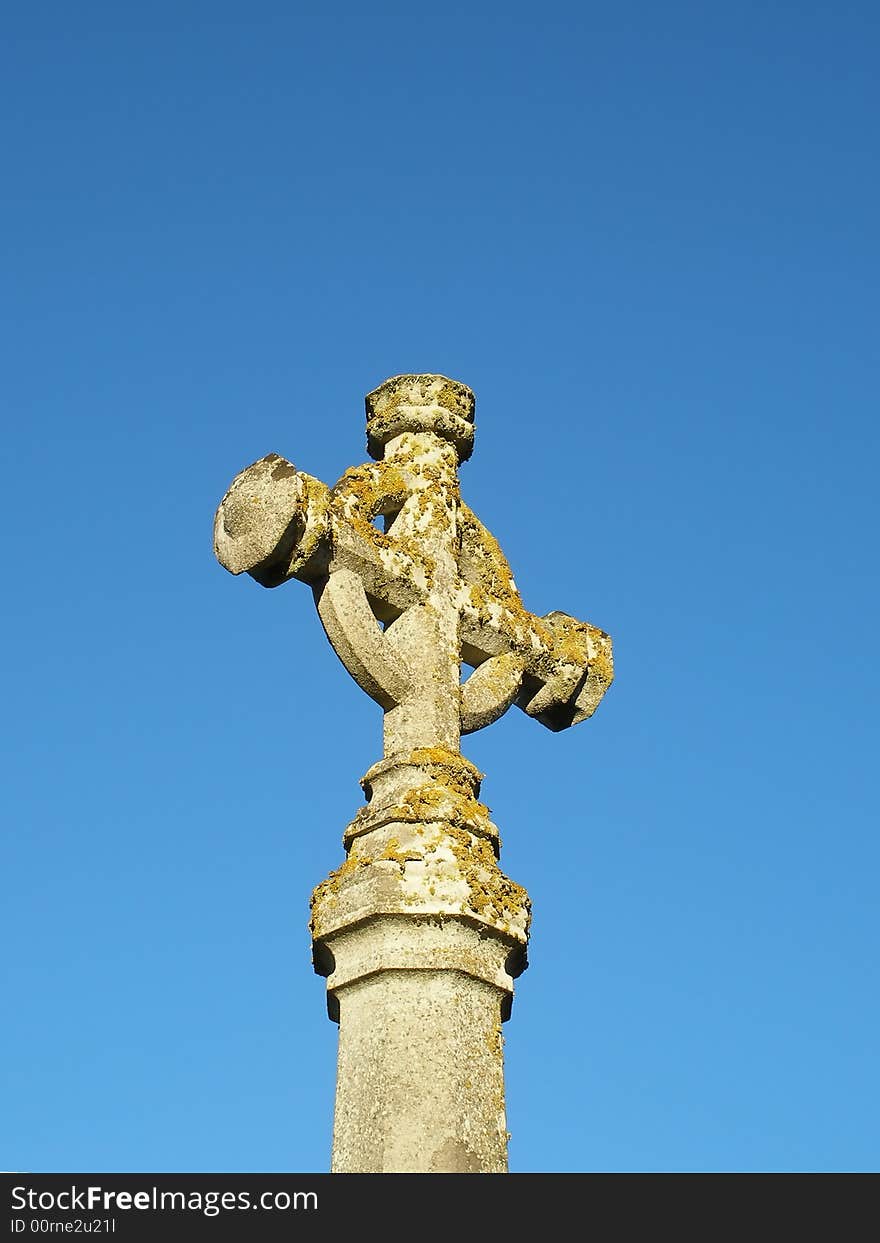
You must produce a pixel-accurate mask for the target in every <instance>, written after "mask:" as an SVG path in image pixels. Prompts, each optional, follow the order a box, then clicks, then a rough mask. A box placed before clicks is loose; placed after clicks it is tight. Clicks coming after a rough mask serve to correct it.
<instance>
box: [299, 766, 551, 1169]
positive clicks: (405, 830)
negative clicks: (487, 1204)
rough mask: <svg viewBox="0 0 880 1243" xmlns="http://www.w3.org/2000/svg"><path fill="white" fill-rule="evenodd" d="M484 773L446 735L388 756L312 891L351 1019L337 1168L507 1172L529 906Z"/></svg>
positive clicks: (320, 964)
mask: <svg viewBox="0 0 880 1243" xmlns="http://www.w3.org/2000/svg"><path fill="white" fill-rule="evenodd" d="M479 783H480V774H479V773H478V772H477V770H476V769H475V768H474V767H473V765H471V764H470V763H468V761H467V760H465V759H464V758H463V757H462V756H461V755H457V754H454V753H452V752H448V751H444V750H443V749H441V748H425V749H422V750H415V751H413V752H412V753H411V755H410V756H409V757H408V758H407V759H405V760H402V759H391V760H384V761H382V762H381V763H379V764H377V765H375V766H374V768H372V769H371V770H370V772H369V773H368V774H367V775H366V777H365V778H364V780H363V782H362V784H363V786H364V789H365V791H366V793H367V797H368V799H369V802H368V804H367V806H366V807H364V808H363V809H362V810H361V812H359V813H358V815H357V816H356V817H355V820H354V821H353V822H352V824H351V825H349V827H348V829H347V830H346V833H345V839H344V840H345V845H346V848H347V851H348V857H347V859H346V861H345V863H343V865H342V867H340V868H339V869H338V870H337V871H336V872H335V873H333V874H332V875H331V876H330V877H329V878H328V880H326V881H324V883H323V884H321V885H319V886H318V888H317V889H316V890H315V893H314V895H313V898H312V933H313V938H314V962H315V969H316V970H317V971H318V972H319V973H321V974H322V975H326V976H327V977H328V979H327V990H328V1009H329V1013H330V1016H331V1018H333V1019H335V1020H336V1021H337V1022H338V1023H339V1061H338V1072H337V1084H336V1108H335V1115H334V1134H333V1160H332V1169H333V1171H334V1172H336V1173H407V1172H426V1171H427V1172H435V1173H503V1172H505V1171H506V1170H507V1125H506V1117H505V1105H504V1067H503V1052H502V1039H501V1022H502V1020H503V1019H506V1018H507V1017H508V1015H509V1014H510V1006H511V999H512V994H513V978H514V977H515V976H516V975H518V974H519V973H520V972H521V971H522V970H523V969H524V968H525V965H526V953H525V951H526V942H527V936H528V919H529V904H528V898H527V896H526V894H525V891H524V890H522V889H520V887H519V886H518V885H515V884H514V883H513V882H512V881H510V880H508V879H507V877H505V876H504V874H503V873H502V872H501V870H500V868H499V867H498V863H497V861H496V856H497V851H498V832H497V829H496V828H495V826H494V825H493V824H492V823H491V821H490V820H489V815H488V809H487V808H486V807H485V806H484V805H483V804H482V803H479V802H478V801H477V795H478V793H479Z"/></svg>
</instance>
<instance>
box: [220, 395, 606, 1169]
mask: <svg viewBox="0 0 880 1243" xmlns="http://www.w3.org/2000/svg"><path fill="white" fill-rule="evenodd" d="M366 405H367V447H368V450H369V452H370V454H371V456H372V457H373V458H375V459H377V460H376V461H375V462H371V463H367V464H366V465H363V466H359V467H356V468H354V469H351V470H348V471H346V472H345V474H344V475H343V476H342V478H341V479H340V481H339V482H338V483H337V484H336V486H335V487H334V488H333V489H329V488H327V487H326V486H325V485H324V484H322V483H320V482H319V481H318V480H316V479H313V478H311V476H309V475H306V474H303V473H302V472H300V471H297V470H296V469H295V468H294V467H293V465H292V464H291V463H290V462H288V461H287V460H286V459H285V458H282V457H279V456H278V455H277V454H270V455H269V456H268V457H265V458H263V459H261V460H260V461H259V462H256V463H255V464H254V465H253V466H250V467H248V469H247V470H245V471H243V472H242V473H241V474H240V475H238V476H237V477H236V478H235V480H233V483H232V485H231V487H230V489H229V491H228V492H227V494H226V496H225V497H224V499H223V501H222V503H221V505H220V508H219V509H218V511H217V516H216V519H215V526H214V541H215V551H216V554H217V557H218V559H219V560H220V562H221V563H222V564H223V565H224V566H225V567H226V568H227V569H228V570H230V571H231V572H232V573H233V574H240V573H241V572H243V571H246V572H247V573H249V574H250V575H251V576H252V577H253V578H255V579H256V580H257V582H259V583H261V584H262V585H263V586H265V587H275V586H278V585H279V584H281V583H283V582H285V581H287V579H289V578H298V579H300V580H301V581H303V582H306V583H309V584H310V585H311V586H312V589H313V592H314V596H315V600H316V602H317V607H318V613H319V615H320V618H321V621H322V623H323V625H324V629H325V631H326V633H327V637H328V638H329V640H330V642H331V644H332V645H333V647H334V649H335V651H336V652H337V654H338V656H339V657H340V659H341V660H342V663H343V664H344V665H345V667H346V669H347V670H348V671H349V673H350V674H351V675H352V677H353V678H354V679H355V681H356V682H357V683H358V685H359V686H361V687H362V688H363V689H364V690H365V691H366V692H367V693H368V694H369V695H371V696H372V697H373V699H375V700H376V701H377V703H379V704H380V705H381V706H382V708H383V709H384V711H385V747H384V758H383V760H382V761H381V762H380V763H378V764H376V765H374V767H373V768H372V769H370V771H369V772H368V773H367V774H366V776H365V777H364V778H363V780H362V785H363V787H364V790H365V792H366V795H367V798H368V803H367V805H366V806H365V807H363V808H362V809H361V811H360V812H359V813H358V814H357V815H356V816H355V819H354V821H353V822H352V824H350V825H349V827H348V829H347V830H346V832H345V836H344V842H345V845H346V848H347V851H348V858H347V859H346V862H345V863H344V864H343V865H342V867H341V868H339V869H337V871H336V872H335V873H332V874H331V876H330V877H329V879H328V880H327V881H325V882H323V884H321V885H319V886H318V888H317V890H316V891H315V894H314V895H313V899H312V934H313V939H314V961H315V966H316V969H317V970H318V971H319V972H321V973H322V974H325V975H328V976H329V979H328V994H329V1007H330V1013H331V1016H332V1017H334V1018H336V1019H337V1020H338V1021H339V1023H340V1048H339V1067H338V1077H337V1099H336V1118H335V1126H334V1151H333V1168H334V1170H340V1171H342V1170H346V1171H376V1170H379V1171H382V1170H384V1171H393V1170H400V1171H404V1170H410V1171H425V1170H434V1171H441V1170H475V1171H485V1172H490V1171H498V1170H504V1169H506V1168H507V1136H506V1122H505V1111H504V1093H503V1061H502V1054H501V1039H500V1019H501V1018H506V1017H507V1015H508V1014H509V1010H510V1001H511V996H512V990H513V982H512V977H513V976H514V975H516V974H518V973H519V972H520V971H522V970H523V968H524V966H525V947H526V942H527V937H528V918H529V913H528V898H527V896H526V894H525V892H524V891H523V890H522V889H520V888H519V886H517V885H514V884H513V882H511V881H509V880H508V879H507V878H506V877H505V876H504V874H503V873H502V872H501V870H500V868H499V867H498V864H497V862H496V859H497V855H498V851H499V844H498V831H497V829H496V828H495V826H494V825H493V824H492V823H491V821H490V820H489V814H488V809H487V808H486V807H485V806H484V805H483V804H482V803H479V802H477V795H478V794H479V785H480V779H481V774H480V773H478V772H477V770H476V769H475V768H474V767H473V765H472V764H470V763H469V762H468V761H467V760H466V759H464V757H463V756H462V755H461V752H460V745H459V744H460V738H461V735H462V734H467V733H470V732H473V731H474V730H478V729H482V728H483V727H484V726H485V725H489V724H491V722H493V721H495V720H497V719H498V717H500V716H501V715H502V713H504V712H505V711H506V710H507V709H508V708H509V707H510V706H511V705H512V704H514V703H516V704H518V705H519V706H520V707H521V708H522V709H523V710H524V711H525V712H527V713H528V714H529V716H533V717H535V718H536V719H537V720H538V721H540V722H541V723H542V724H544V725H546V726H548V727H549V728H550V729H553V730H560V729H564V728H565V727H566V726H569V725H574V724H577V723H578V722H579V721H582V720H584V718H586V717H588V716H590V715H591V714H592V712H593V711H594V710H595V708H596V706H597V704H598V702H599V700H600V699H601V697H602V695H603V694H604V692H605V690H606V688H607V687H608V685H609V683H610V682H611V678H612V664H611V642H610V639H609V638H608V636H607V635H606V634H605V633H604V632H603V631H601V630H597V629H596V628H595V627H594V626H590V625H588V624H586V623H584V622H579V621H576V620H575V619H574V618H573V617H569V616H568V615H567V614H565V613H548V614H546V615H545V616H543V617H537V616H535V615H534V614H532V613H529V612H528V611H527V610H526V609H525V608H524V607H523V604H522V601H521V599H520V596H519V593H518V591H517V589H516V585H515V583H514V581H513V576H512V574H511V572H510V567H509V566H508V564H507V561H506V560H505V558H504V555H503V554H502V552H501V549H500V548H499V546H498V544H497V542H496V541H495V539H494V538H493V537H492V535H491V534H490V533H489V532H488V531H487V530H486V528H485V527H484V526H483V525H482V524H481V523H480V522H479V520H478V519H477V518H476V517H475V515H474V514H473V513H472V512H471V510H470V509H468V507H467V506H466V505H465V504H464V503H463V501H462V500H461V496H460V492H459V484H458V466H459V463H460V462H464V461H466V460H467V458H468V457H470V454H471V451H472V448H473V440H474V422H473V418H474V397H473V394H472V393H471V391H470V389H468V388H466V387H465V386H464V385H463V384H458V383H456V382H455V381H453V380H448V379H446V378H445V377H443V376H435V375H406V376H396V377H394V378H393V379H391V380H387V381H386V382H385V383H384V384H382V385H380V387H379V388H377V389H376V390H375V391H374V392H373V393H371V394H369V396H368V397H367V400H366ZM380 518H381V519H382V521H383V526H384V530H383V531H380V530H379V528H378V526H377V525H376V522H377V520H378V519H380ZM462 664H465V665H470V666H473V667H474V672H472V673H471V674H470V675H469V676H468V678H467V680H466V681H464V683H462V681H461V667H462Z"/></svg>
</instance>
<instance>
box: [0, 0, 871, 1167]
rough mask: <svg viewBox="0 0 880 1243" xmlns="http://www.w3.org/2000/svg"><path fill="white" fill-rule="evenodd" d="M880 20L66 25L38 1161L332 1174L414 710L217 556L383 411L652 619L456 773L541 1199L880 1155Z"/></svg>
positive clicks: (35, 874)
mask: <svg viewBox="0 0 880 1243" xmlns="http://www.w3.org/2000/svg"><path fill="white" fill-rule="evenodd" d="M878 33H880V19H878V15H877V9H876V6H875V5H872V4H868V3H863V4H860V3H850V4H847V3H841V4H836V5H833V6H831V5H806V4H793V3H777V4H772V5H767V4H757V3H751V2H748V0H746V2H745V3H741V4H737V5H720V4H714V5H713V4H697V3H682V2H679V0H671V2H670V3H669V4H665V5H659V4H649V3H646V2H642V3H630V2H627V0H622V2H621V3H619V4H615V5H612V6H608V5H596V4H592V3H582V4H554V3H550V4H545V5H542V6H539V7H538V8H537V9H536V8H534V7H533V6H522V5H518V4H507V5H500V4H499V5H486V4H479V3H477V4H468V5H466V6H465V5H462V6H448V5H444V6H442V7H441V6H436V7H435V6H412V5H407V6H404V5H399V6H381V7H380V8H378V9H373V8H370V9H369V10H368V11H367V10H364V8H363V7H362V6H355V5H337V6H333V7H330V6H309V7H308V8H306V7H305V6H299V5H296V4H281V3H260V2H256V3H252V4H248V5H244V4H237V3H222V2H217V0H215V2H214V3H211V4H195V3H186V2H185V0H184V2H182V3H181V2H180V0H178V2H176V3H174V4H168V3H154V4H152V5H150V6H129V5H116V4H113V5H111V4H109V3H90V2H89V0H84V3H82V4H79V5H76V6H70V5H67V4H63V5H62V4H57V3H38V4H33V5H28V6H18V8H17V9H16V10H15V11H10V12H9V13H8V14H7V16H6V21H5V34H4V40H3V49H2V52H0V58H2V65H0V69H2V72H0V117H2V120H0V127H2V150H3V152H4V157H3V183H4V190H3V195H2V202H0V223H2V229H0V248H2V252H3V255H2V270H3V274H4V275H3V281H2V286H3V288H2V292H0V299H2V310H3V319H4V328H3V333H2V346H0V350H2V354H3V365H2V390H0V391H2V397H3V407H4V410H5V413H6V418H5V420H4V423H5V433H4V435H5V447H6V456H5V460H6V468H5V509H6V512H7V522H6V529H7V533H8V534H9V536H10V540H9V542H8V544H7V545H6V546H5V557H6V587H7V590H6V599H5V606H4V609H3V613H2V623H0V624H2V635H0V638H2V648H0V650H2V653H3V657H4V663H5V666H6V667H5V671H4V675H3V683H4V690H5V695H4V698H5V711H4V713H3V721H2V733H3V737H2V756H3V766H4V769H5V773H4V776H3V780H2V799H3V812H4V815H3V818H4V823H5V855H6V869H5V875H6V882H5V898H4V902H3V904H2V906H3V912H2V919H3V927H2V936H3V939H4V945H5V947H6V951H7V952H6V954H5V955H4V957H5V959H6V961H5V964H4V966H5V971H6V972H7V973H8V982H7V983H6V984H5V985H4V996H5V997H6V999H7V1007H6V1016H5V1021H4V1024H3V1041H2V1053H3V1057H2V1061H3V1065H4V1071H5V1075H6V1078H7V1082H6V1085H5V1088H4V1092H3V1096H4V1105H3V1109H2V1111H0V1112H2V1117H3V1122H2V1124H0V1141H2V1142H0V1166H2V1168H4V1169H26V1170H33V1171H44V1170H79V1171H88V1170H100V1171H113V1170H122V1171H135V1170H161V1171H174V1170H192V1171H202V1170H204V1171H273V1170H282V1171H283V1170H294V1171H320V1170H323V1169H326V1168H327V1165H328V1159H329V1145H330V1128H331V1113H332V1098H333V1080H334V1071H335V1042H336V1029H335V1027H334V1026H333V1025H332V1024H331V1023H330V1022H329V1021H328V1019H327V1018H326V1014H325V1009H324V995H323V993H324V982H323V980H321V979H319V978H318V977H317V976H315V975H314V974H313V973H312V969H311V965H310V957H309V941H308V934H307V929H306V919H307V907H308V896H309V893H310V891H311V889H312V887H313V886H314V885H315V884H316V883H317V882H318V881H320V880H321V879H322V878H323V877H324V876H325V875H326V873H327V872H328V871H329V870H330V868H332V867H335V866H337V865H338V863H339V862H340V861H341V858H342V848H341V841H340V839H341V833H342V830H343V828H344V826H345V824H346V823H347V821H348V820H349V819H350V818H351V816H352V814H353V813H354V811H355V810H356V808H357V807H358V806H359V805H360V800H361V794H360V790H359V787H358V785H357V779H358V777H359V776H360V775H361V774H362V773H363V772H364V771H365V770H366V769H367V768H368V767H369V766H370V764H371V763H372V762H373V761H374V760H375V759H376V758H378V756H379V754H380V748H381V719H380V713H379V710H378V709H377V708H376V707H375V706H374V705H373V704H372V703H371V701H369V700H368V699H367V698H366V697H365V696H364V695H363V694H362V693H361V692H360V691H358V689H357V688H356V687H355V686H354V684H353V683H352V682H351V681H350V680H349V678H348V677H347V675H346V674H345V673H344V671H343V670H342V667H341V666H340V665H339V663H338V661H337V659H336V657H335V656H334V654H333V652H332V651H331V650H330V648H329V645H328V644H327V642H326V640H325V638H324V636H323V633H322V631H321V627H320V624H319V622H318V619H317V617H316V615H315V614H314V609H313V606H312V602H311V598H310V593H309V592H308V590H307V589H306V588H304V587H302V586H301V585H300V584H297V583H292V584H289V585H287V586H286V587H284V588H282V589H279V590H278V591H264V590H262V589H261V588H259V587H257V586H256V584H254V583H252V582H251V581H250V580H249V579H245V580H234V579H232V578H230V577H229V576H228V575H227V574H226V573H225V572H224V571H223V570H222V569H221V568H220V567H219V566H218V565H217V564H216V562H215V561H214V559H213V555H212V549H211V521H212V516H213V512H214V509H215V507H216V505H217V503H218V502H219V500H220V498H221V496H222V494H223V492H224V490H225V488H226V486H227V484H228V483H229V481H230V480H231V478H232V476H233V475H234V474H235V473H236V472H237V471H238V470H239V469H240V468H241V467H243V466H244V465H246V464H247V463H249V462H251V461H253V460H254V459H255V458H258V457H261V456H262V455H263V454H264V453H267V452H270V451H275V452H278V453H281V454H284V455H285V456H287V457H289V458H290V459H292V460H293V461H294V462H295V463H296V465H297V466H299V467H301V468H302V469H304V470H307V471H308V472H309V473H311V474H315V475H318V476H320V477H321V478H322V479H324V480H325V481H326V482H328V483H332V482H333V481H334V480H335V479H336V478H338V476H339V475H341V473H342V471H343V470H344V469H345V468H346V467H347V466H349V465H352V464H356V463H358V462H360V461H362V460H364V458H365V456H366V455H365V449H364V419H363V396H364V394H365V393H366V392H367V391H368V390H370V389H372V388H374V387H375V386H376V384H378V383H379V382H380V381H382V380H383V379H385V378H386V377H387V376H390V375H393V374H396V373H399V372H406V371H436V372H441V373H444V374H447V375H449V376H452V377H453V378H455V379H458V380H462V381H464V382H465V383H467V384H469V385H470V386H471V387H472V388H473V389H474V390H475V392H476V395H477V439H476V449H475V454H474V457H473V459H472V461H471V462H469V463H468V464H467V465H466V466H465V467H464V468H463V471H462V484H463V489H464V495H465V498H466V499H467V501H468V503H469V504H471V505H472V507H473V508H474V509H475V510H476V511H477V513H478V514H479V515H480V517H481V518H482V519H483V521H484V522H485V523H486V524H487V525H488V526H489V527H490V528H491V529H492V531H493V532H494V533H495V534H496V535H497V537H498V538H499V540H500V541H501V544H502V546H503V548H504V549H505V552H506V554H507V556H508V558H509V560H510V561H511V564H512V567H513V569H514V572H515V574H516V579H517V583H518V585H519V587H520V589H521V591H522V594H523V598H524V601H525V603H526V605H527V606H528V607H530V608H531V609H533V610H534V611H535V612H538V613H543V612H547V611H549V610H551V609H562V610H564V611H566V612H570V613H572V614H575V615H576V616H579V617H582V618H585V619H588V620H590V621H592V622H593V623H595V624H596V625H599V626H601V627H602V628H604V629H607V630H608V631H610V632H611V634H612V636H613V638H614V641H615V657H616V668H617V677H616V681H615V683H614V685H613V686H612V688H611V690H610V691H609V693H608V695H607V696H606V699H605V701H604V702H603V704H602V705H601V707H600V709H599V711H598V713H597V714H596V716H595V717H594V718H593V719H592V720H591V721H589V722H587V723H585V724H583V725H580V726H578V727H576V728H574V729H572V730H569V731H567V732H565V733H563V734H558V735H553V734H550V733H548V732H547V731H545V730H543V729H541V727H540V726H538V725H537V724H535V723H534V722H532V721H530V720H528V719H527V718H526V717H525V716H524V715H522V714H521V713H518V712H512V713H510V714H508V716H506V717H505V718H504V719H503V720H502V721H501V722H499V723H498V724H496V725H494V726H493V727H491V729H489V730H486V731H484V732H483V733H482V734H480V735H478V736H474V737H472V738H470V739H468V740H466V743H465V752H466V754H467V755H468V756H469V757H470V758H471V759H472V760H474V762H475V763H477V764H478V765H479V766H480V767H481V768H482V769H483V770H484V771H485V772H486V774H487V776H486V780H485V782H484V786H483V794H484V797H485V800H486V801H487V802H488V803H489V805H490V806H491V807H492V809H493V815H494V819H495V820H496V822H497V823H498V824H499V826H500V828H501V832H502V835H503V839H504V853H503V855H502V863H503V865H504V867H505V869H506V871H507V872H508V873H509V874H510V875H511V876H512V877H514V878H515V879H516V880H517V881H519V882H521V883H522V884H524V885H526V887H527V888H528V889H529V891H530V892H531V895H532V898H533V902H534V908H535V911H534V928H533V936H532V942H531V950H530V959H531V966H530V968H529V970H528V972H527V973H526V974H525V975H524V976H523V977H522V978H521V979H520V980H519V982H518V985H517V993H516V1000H515V1002H514V1010H513V1018H512V1020H511V1022H510V1023H508V1024H507V1026H506V1036H507V1046H506V1056H507V1089H508V1114H509V1128H510V1130H511V1132H512V1136H513V1138H512V1140H511V1167H512V1169H514V1170H519V1171H542V1170H549V1171H579V1170H865V1169H876V1168H877V1165H878V1139H877V1121H876V1115H877V1089H878V1069H877V1067H878V1062H877V1045H878V1034H880V1033H878V1018H880V1014H878V1010H880V1004H878V990H877V985H876V963H877V955H878V935H877V934H878V917H877V877H878V863H880V860H878V844H877V823H878V815H877V812H878V797H877V760H876V756H877V707H876V705H877V702H878V695H880V676H878V660H877V648H876V632H877V613H878V608H877V606H878V587H877V579H876V543H877V533H878V513H877V509H878V505H877V493H878V489H877V483H876V474H877V451H878V437H877V378H878V356H877V318H878V317H877V311H878V307H877V301H878V298H877V290H878V277H880V272H878V266H880V265H878V248H877V225H876V222H877V219H878V197H880V195H878V187H880V178H878V168H877V148H876V126H877V115H878V102H880V101H878V88H877V75H876V63H877V44H878Z"/></svg>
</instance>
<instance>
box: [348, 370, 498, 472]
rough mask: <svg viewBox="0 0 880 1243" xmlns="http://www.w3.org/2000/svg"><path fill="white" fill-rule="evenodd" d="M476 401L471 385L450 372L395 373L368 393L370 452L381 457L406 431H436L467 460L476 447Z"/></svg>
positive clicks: (368, 439) (368, 440)
mask: <svg viewBox="0 0 880 1243" xmlns="http://www.w3.org/2000/svg"><path fill="white" fill-rule="evenodd" d="M474 405H475V399H474V395H473V393H472V392H471V390H470V389H469V388H468V387H467V385H466V384H459V383H458V381H457V380H449V379H447V378H446V376H442V375H396V376H393V377H392V378H391V379H390V380H386V381H385V383H384V384H380V385H379V387H378V388H376V389H374V390H373V392H372V393H368V394H367V397H366V407H367V452H368V453H369V454H370V456H371V457H374V458H376V459H377V461H378V460H379V459H381V457H382V454H383V452H384V449H385V445H386V444H387V443H388V441H389V440H393V438H394V437H395V436H399V435H400V434H401V433H402V432H436V433H437V435H438V436H442V437H443V439H444V440H448V441H449V442H450V443H451V444H453V445H455V449H456V452H457V453H458V460H459V462H466V461H467V459H468V458H469V457H470V455H471V453H472V452H473V448H474Z"/></svg>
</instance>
